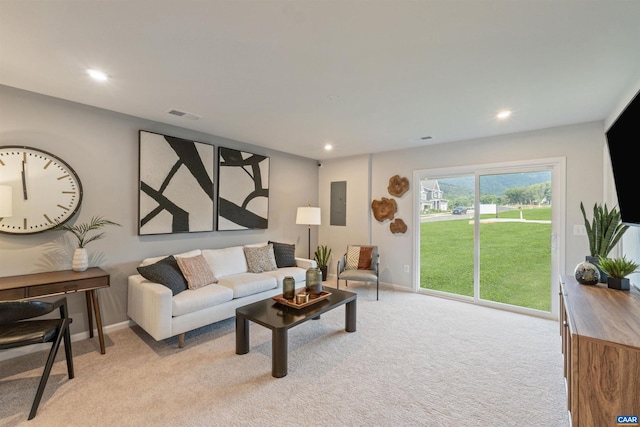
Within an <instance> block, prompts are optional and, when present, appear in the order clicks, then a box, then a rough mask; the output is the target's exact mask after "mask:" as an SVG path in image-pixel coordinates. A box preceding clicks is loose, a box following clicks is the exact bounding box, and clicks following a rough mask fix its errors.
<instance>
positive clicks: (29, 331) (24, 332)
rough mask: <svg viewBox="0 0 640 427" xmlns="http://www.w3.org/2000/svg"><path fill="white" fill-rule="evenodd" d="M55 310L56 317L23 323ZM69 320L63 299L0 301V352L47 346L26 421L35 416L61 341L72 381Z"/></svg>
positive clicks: (65, 301)
mask: <svg viewBox="0 0 640 427" xmlns="http://www.w3.org/2000/svg"><path fill="white" fill-rule="evenodd" d="M56 308H59V309H60V318H57V319H56V318H54V319H36V320H27V319H32V318H34V317H39V316H42V315H44V314H47V313H51V312H52V311H54V310H55V309H56ZM71 320H72V319H71V318H70V317H69V315H68V310H67V298H66V297H64V298H61V299H59V300H58V301H56V302H53V303H51V302H43V301H3V302H0V350H6V349H10V348H16V347H23V346H26V345H32V344H39V343H51V350H50V351H49V357H48V358H47V363H46V364H45V366H44V372H43V373H42V377H41V378H40V384H39V385H38V390H37V391H36V397H35V399H34V400H33V404H32V406H31V412H30V413H29V419H30V420H31V419H33V417H35V416H36V412H37V411H38V405H39V404H40V399H41V398H42V393H43V392H44V387H45V385H46V384H47V380H48V379H49V374H50V373H51V368H52V367H53V362H54V360H55V358H56V354H57V353H58V348H59V347H60V342H61V341H62V339H64V351H65V355H66V358H67V371H68V373H69V379H71V378H73V358H72V355H71V335H70V333H69V324H70V323H71Z"/></svg>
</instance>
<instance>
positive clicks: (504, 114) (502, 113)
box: [496, 110, 511, 120]
mask: <svg viewBox="0 0 640 427" xmlns="http://www.w3.org/2000/svg"><path fill="white" fill-rule="evenodd" d="M509 116H511V111H509V110H502V111H500V112H498V114H496V117H497V118H498V119H500V120H504V119H506V118H508V117H509Z"/></svg>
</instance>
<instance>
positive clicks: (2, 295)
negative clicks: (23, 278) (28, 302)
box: [0, 288, 26, 301]
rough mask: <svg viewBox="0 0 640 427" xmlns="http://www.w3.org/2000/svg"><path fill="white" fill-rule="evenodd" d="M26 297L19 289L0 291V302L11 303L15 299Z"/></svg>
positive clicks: (22, 290)
mask: <svg viewBox="0 0 640 427" xmlns="http://www.w3.org/2000/svg"><path fill="white" fill-rule="evenodd" d="M25 297H26V294H25V291H24V289H23V288H21V289H6V290H3V291H0V301H11V300H16V299H23V298H25Z"/></svg>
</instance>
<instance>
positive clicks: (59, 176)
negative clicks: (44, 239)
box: [0, 145, 82, 234]
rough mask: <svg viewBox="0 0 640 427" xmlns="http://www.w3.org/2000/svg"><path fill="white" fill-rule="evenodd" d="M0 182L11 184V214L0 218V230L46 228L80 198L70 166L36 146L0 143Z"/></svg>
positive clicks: (29, 231)
mask: <svg viewBox="0 0 640 427" xmlns="http://www.w3.org/2000/svg"><path fill="white" fill-rule="evenodd" d="M0 185H8V186H9V187H11V188H12V215H11V216H10V217H5V218H0V232H1V233H10V234H33V233H40V232H42V231H46V230H50V229H51V228H53V227H55V226H56V225H58V223H60V224H62V223H64V222H66V221H68V220H69V219H70V218H71V217H72V216H73V214H75V213H76V211H77V210H78V208H79V207H80V203H81V202H82V184H81V183H80V178H78V175H77V174H76V173H75V172H74V170H73V169H72V168H71V166H69V165H68V164H67V163H65V162H64V161H63V160H62V159H60V158H59V157H57V156H54V155H53V154H51V153H48V152H46V151H43V150H39V149H37V148H31V147H21V146H12V145H5V146H0Z"/></svg>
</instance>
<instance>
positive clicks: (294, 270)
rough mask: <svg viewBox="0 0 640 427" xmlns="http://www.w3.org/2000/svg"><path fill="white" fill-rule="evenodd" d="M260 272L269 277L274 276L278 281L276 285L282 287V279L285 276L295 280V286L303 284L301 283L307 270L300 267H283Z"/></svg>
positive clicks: (305, 276)
mask: <svg viewBox="0 0 640 427" xmlns="http://www.w3.org/2000/svg"><path fill="white" fill-rule="evenodd" d="M262 274H267V275H269V276H271V277H275V279H276V280H277V281H278V286H280V287H282V280H283V279H284V278H285V277H287V276H291V277H293V279H294V280H295V281H296V288H299V287H301V286H303V284H304V283H305V281H306V280H307V270H305V269H304V268H300V267H284V268H279V269H277V270H274V271H265V272H264V273H262Z"/></svg>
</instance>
